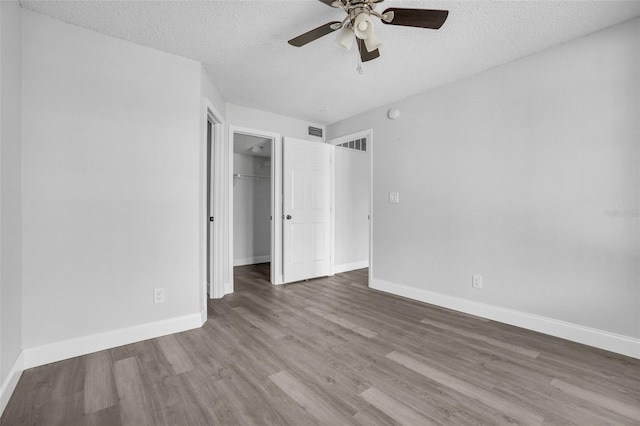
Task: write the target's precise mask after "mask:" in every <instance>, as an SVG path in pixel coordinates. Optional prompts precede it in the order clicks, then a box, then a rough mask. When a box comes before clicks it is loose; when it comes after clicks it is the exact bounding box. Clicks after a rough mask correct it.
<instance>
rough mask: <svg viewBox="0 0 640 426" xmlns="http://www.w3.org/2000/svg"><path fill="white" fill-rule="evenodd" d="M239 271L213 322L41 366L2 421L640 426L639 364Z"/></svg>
mask: <svg viewBox="0 0 640 426" xmlns="http://www.w3.org/2000/svg"><path fill="white" fill-rule="evenodd" d="M268 268H269V265H268V264H263V265H254V266H245V267H238V268H236V271H235V273H236V275H235V277H236V278H235V289H236V292H235V294H232V295H228V296H225V297H224V299H221V300H211V301H209V313H208V314H209V318H208V321H207V323H206V324H205V325H204V327H202V328H200V329H196V330H191V331H187V332H183V333H178V334H173V335H169V336H166V337H162V338H158V339H152V340H148V341H144V342H140V343H135V344H131V345H126V346H122V347H118V348H114V349H110V350H106V351H102V352H98V353H94V354H90V355H86V356H81V357H77V358H73V359H69V360H66V361H61V362H57V363H53V364H49V365H45V366H42V367H37V368H33V369H30V370H27V371H25V372H24V374H23V375H22V378H21V379H20V381H19V383H18V386H17V388H16V390H15V392H14V394H13V396H12V398H11V400H10V402H9V404H8V406H7V408H6V410H5V412H4V414H3V416H2V419H1V420H0V424H1V425H3V426H4V425H109V426H113V425H121V424H122V425H135V426H138V425H189V426H192V425H217V424H219V425H294V426H298V425H332V426H333V425H397V424H401V425H437V424H445V425H467V424H476V425H477V424H481V425H485V424H486V425H489V424H532V425H533V424H536V425H537V424H545V425H546V424H549V425H550V424H562V425H565V424H567V425H568V424H575V425H581V426H584V425H604V424H613V425H623V424H628V425H633V424H635V425H638V424H639V423H640V409H639V408H638V407H639V406H640V361H638V360H635V359H632V358H628V357H624V356H621V355H616V354H613V353H610V352H606V351H602V350H598V349H594V348H590V347H587V346H583V345H579V344H576V343H572V342H568V341H565V340H561V339H558V338H554V337H550V336H546V335H542V334H538V333H535V332H531V331H527V330H523V329H520V328H517V327H512V326H508V325H505V324H501V323H497V322H493V321H487V320H484V319H481V318H477V317H472V316H469V315H464V314H461V313H457V312H454V311H450V310H446V309H442V308H438V307H435V306H431V305H427V304H424V303H419V302H415V301H411V300H408V299H404V298H401V297H395V296H391V295H388V294H385V293H382V292H378V291H374V290H371V289H369V288H367V284H366V283H367V270H366V269H364V270H359V271H353V272H348V273H344V274H339V275H336V276H334V277H330V278H323V279H316V280H311V281H308V282H301V283H296V284H290V285H283V286H277V287H274V286H271V285H270V284H269V283H268V276H269V272H268V271H269V269H268Z"/></svg>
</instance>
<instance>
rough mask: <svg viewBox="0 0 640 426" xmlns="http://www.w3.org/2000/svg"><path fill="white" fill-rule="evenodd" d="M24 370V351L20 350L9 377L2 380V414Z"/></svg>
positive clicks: (0, 399)
mask: <svg viewBox="0 0 640 426" xmlns="http://www.w3.org/2000/svg"><path fill="white" fill-rule="evenodd" d="M23 370H24V351H20V353H19V354H18V357H17V358H16V360H15V362H14V363H13V366H12V367H11V370H9V374H8V375H7V378H6V379H5V381H4V382H2V386H0V416H1V415H2V413H3V412H4V409H5V408H6V407H7V403H8V402H9V399H10V398H11V395H12V394H13V391H14V390H15V389H16V385H17V384H18V380H20V376H22V371H23Z"/></svg>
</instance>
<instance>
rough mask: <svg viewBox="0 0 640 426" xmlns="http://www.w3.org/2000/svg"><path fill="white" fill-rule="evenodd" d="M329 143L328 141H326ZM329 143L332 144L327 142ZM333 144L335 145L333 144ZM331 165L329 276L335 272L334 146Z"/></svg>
mask: <svg viewBox="0 0 640 426" xmlns="http://www.w3.org/2000/svg"><path fill="white" fill-rule="evenodd" d="M327 143H329V142H327ZM329 144H330V145H333V144H331V143H329ZM334 146H335V145H334ZM330 161H331V165H330V169H331V171H330V172H329V173H330V174H331V182H330V183H329V186H330V191H331V195H330V198H331V201H330V203H331V207H330V208H331V237H330V243H329V244H330V245H331V252H330V254H329V255H330V256H331V261H330V262H329V276H333V275H335V274H337V273H338V272H336V265H335V264H334V263H335V260H336V150H335V148H334V149H333V150H331V160H330Z"/></svg>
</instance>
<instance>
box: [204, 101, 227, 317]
mask: <svg viewBox="0 0 640 426" xmlns="http://www.w3.org/2000/svg"><path fill="white" fill-rule="evenodd" d="M203 104H204V126H203V142H202V145H203V146H202V148H201V152H202V155H201V162H200V163H201V167H200V168H201V182H202V188H201V191H200V197H201V203H200V206H201V207H200V235H201V236H206V233H207V228H208V226H207V221H208V220H209V218H208V217H207V206H206V200H207V181H206V179H207V158H206V152H207V121H208V120H209V119H211V124H212V135H211V141H212V146H211V153H210V154H211V155H212V156H213V161H212V162H211V168H212V173H211V180H212V181H213V182H212V185H211V190H212V191H211V192H212V194H211V202H212V203H213V209H212V211H211V215H212V216H213V217H214V219H215V220H214V222H213V226H212V230H211V233H212V235H211V239H210V242H211V255H212V257H213V260H210V259H207V258H206V256H207V247H206V244H207V239H206V237H202V238H201V240H202V241H201V259H202V262H201V263H202V265H201V268H200V269H201V272H200V276H201V280H202V285H201V287H202V289H203V290H202V291H203V295H202V296H203V297H202V300H203V301H204V303H202V304H201V309H204V310H205V312H206V309H207V303H206V300H207V293H209V297H210V298H212V299H218V298H220V297H222V296H223V295H224V286H223V284H222V281H223V274H222V264H223V263H224V262H223V259H224V250H223V245H222V242H221V240H222V238H220V236H222V235H223V223H224V221H223V220H222V219H223V217H222V216H223V215H222V212H223V210H222V206H223V205H224V203H223V198H222V197H223V195H224V191H221V190H220V188H222V185H223V179H222V177H223V176H224V174H223V171H222V168H223V166H224V161H223V158H222V155H223V148H224V145H225V143H224V142H225V141H224V136H225V134H224V120H223V119H222V115H221V114H220V113H219V112H218V110H217V109H216V107H215V106H213V104H212V103H211V101H209V99H208V98H206V97H204V98H203ZM209 262H211V263H212V265H211V280H212V285H211V287H212V288H211V289H210V288H207V263H209Z"/></svg>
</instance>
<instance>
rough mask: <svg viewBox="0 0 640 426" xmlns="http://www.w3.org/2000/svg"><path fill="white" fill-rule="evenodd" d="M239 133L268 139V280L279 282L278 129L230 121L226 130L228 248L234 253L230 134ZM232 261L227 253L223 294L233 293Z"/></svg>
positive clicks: (279, 203) (280, 242) (280, 278)
mask: <svg viewBox="0 0 640 426" xmlns="http://www.w3.org/2000/svg"><path fill="white" fill-rule="evenodd" d="M235 133H240V134H243V135H249V136H258V137H262V138H268V139H271V216H272V217H273V220H272V221H271V259H272V260H271V277H270V279H271V283H272V284H282V282H283V281H282V249H281V247H282V231H281V225H282V224H281V222H282V220H281V219H280V218H281V216H282V191H281V189H280V188H282V185H281V183H280V182H281V181H282V169H281V165H280V164H281V163H280V158H281V157H280V156H281V154H282V139H281V135H280V133H274V132H268V131H266V130H259V129H250V128H247V127H240V126H233V125H229V128H228V134H227V147H228V150H229V156H228V159H227V161H228V162H227V168H228V170H227V172H228V175H227V178H228V179H229V185H228V191H229V196H228V200H229V205H228V211H229V241H228V242H227V244H226V246H227V250H228V252H229V253H233V143H234V142H233V135H234V134H235ZM234 266H235V261H234V259H233V256H230V257H229V265H228V267H229V268H230V272H229V282H227V283H225V290H224V291H225V294H230V293H233V267H234Z"/></svg>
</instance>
